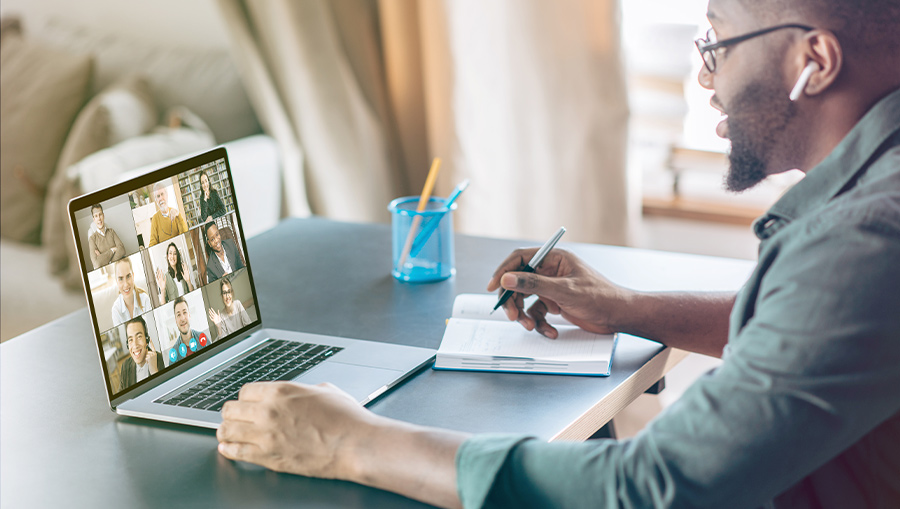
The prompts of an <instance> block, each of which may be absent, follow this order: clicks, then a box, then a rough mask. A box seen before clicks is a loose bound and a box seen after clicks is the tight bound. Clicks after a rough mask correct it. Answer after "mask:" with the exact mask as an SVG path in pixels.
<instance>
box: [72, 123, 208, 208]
mask: <svg viewBox="0 0 900 509" xmlns="http://www.w3.org/2000/svg"><path fill="white" fill-rule="evenodd" d="M173 111H177V112H179V114H180V115H181V117H182V119H183V121H184V124H185V126H184V127H176V128H172V127H162V126H160V127H156V128H155V129H153V131H151V132H150V133H149V134H145V135H143V136H137V137H135V138H130V139H127V140H125V141H123V142H121V143H117V144H116V145H113V146H111V147H109V148H107V149H104V150H101V151H99V152H95V153H94V154H91V155H89V156H87V157H85V158H84V159H82V160H81V161H79V162H77V163H75V164H73V165H72V166H69V168H68V170H66V173H67V174H68V176H69V178H71V179H78V180H79V181H80V182H81V190H82V191H83V192H85V193H89V192H91V191H96V190H97V189H102V188H104V187H106V186H109V185H110V184H112V183H115V182H118V181H119V180H120V177H121V176H122V175H124V174H126V173H128V172H130V171H131V170H134V169H135V168H140V167H141V166H147V165H150V164H153V163H156V162H160V161H164V160H167V159H171V158H174V157H180V156H183V155H186V154H190V153H193V152H198V151H201V150H204V149H207V148H211V147H214V146H215V145H216V141H215V139H214V138H213V136H212V133H211V132H210V131H209V128H208V127H206V124H204V123H203V121H202V120H200V118H199V117H197V116H196V115H194V114H193V113H191V112H190V111H188V110H187V108H183V107H178V108H174V109H172V110H170V112H173Z"/></svg>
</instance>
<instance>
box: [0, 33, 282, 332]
mask: <svg viewBox="0 0 900 509" xmlns="http://www.w3.org/2000/svg"><path fill="white" fill-rule="evenodd" d="M0 32H2V33H0V52H2V58H0V67H2V73H0V79H2V84H0V93H2V95H3V101H2V111H0V124H2V130H0V138H2V140H0V141H2V146H0V169H2V182H0V190H2V200H0V223H2V225H0V340H6V339H9V338H11V337H14V336H17V335H19V334H21V333H23V332H26V331H28V330H31V329H33V328H35V327H38V326H40V325H41V324H44V323H47V322H49V321H51V320H53V319H55V318H58V317H60V316H63V315H65V314H68V313H70V312H73V311H75V310H78V309H80V308H83V307H85V305H86V300H85V297H84V292H83V290H82V283H81V278H80V274H79V271H78V269H77V264H76V263H75V260H74V256H75V250H74V242H73V241H72V239H71V233H70V231H69V225H68V219H67V215H66V203H67V202H68V200H69V199H71V198H72V197H74V196H77V195H78V194H81V193H84V192H90V191H93V190H95V189H99V188H101V187H104V186H106V185H110V184H113V183H115V182H118V181H122V180H125V179H128V178H131V177H133V176H136V175H139V174H141V173H144V172H147V171H151V170H153V169H156V168H159V167H162V166H164V165H166V164H168V163H171V162H175V161H177V160H180V159H183V158H186V157H189V156H191V155H194V154H197V153H200V152H203V151H206V150H208V149H210V148H212V147H214V146H216V145H218V144H221V145H223V146H224V147H225V148H226V149H227V151H228V154H229V160H230V163H231V168H232V172H233V178H234V185H235V190H236V193H237V196H238V203H239V207H240V211H241V216H242V220H243V223H244V233H245V235H246V236H247V237H251V236H253V235H255V234H258V233H260V232H262V231H264V230H266V229H268V228H271V227H272V226H274V225H275V224H276V223H277V222H278V220H279V218H280V216H281V201H280V197H281V184H280V174H281V171H280V156H279V149H278V145H277V144H276V143H275V141H274V140H273V139H272V138H270V137H268V136H266V135H265V134H263V133H262V130H261V128H260V125H259V122H258V120H257V118H256V116H255V114H254V112H253V109H252V107H251V105H250V102H249V100H248V98H247V96H246V94H245V92H244V90H243V86H242V84H241V79H240V76H239V74H238V72H237V70H236V68H235V67H234V64H233V62H232V60H231V57H230V55H229V54H228V53H227V52H224V51H214V50H208V49H196V50H195V49H192V48H183V47H167V46H166V45H165V44H158V45H156V44H149V43H147V42H146V41H142V40H136V39H135V40H133V39H130V38H128V37H123V36H121V35H113V34H109V33H100V32H98V31H97V30H95V29H86V28H83V27H76V26H70V25H67V24H66V23H65V22H61V21H58V20H54V21H52V22H50V23H47V25H46V26H42V27H37V28H35V29H34V30H30V29H29V27H28V26H27V24H26V23H23V22H22V20H16V19H4V20H2V29H0Z"/></svg>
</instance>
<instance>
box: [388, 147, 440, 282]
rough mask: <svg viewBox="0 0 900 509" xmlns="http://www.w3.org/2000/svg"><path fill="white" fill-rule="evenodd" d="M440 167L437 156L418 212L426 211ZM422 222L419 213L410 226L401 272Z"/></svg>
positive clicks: (402, 252) (404, 246)
mask: <svg viewBox="0 0 900 509" xmlns="http://www.w3.org/2000/svg"><path fill="white" fill-rule="evenodd" d="M440 169H441V158H440V157H435V158H434V161H432V162H431V169H430V170H428V177H427V178H426V179H425V187H423V188H422V196H420V197H419V206H418V207H416V212H422V211H424V210H425V207H426V206H427V205H428V200H429V198H431V191H432V190H434V182H435V181H436V180H437V175H438V171H439V170H440ZM421 224H422V216H420V215H417V216H416V217H414V218H413V222H412V225H411V226H410V227H409V234H408V235H407V236H406V242H405V243H404V244H403V251H401V254H400V261H399V262H398V263H397V270H399V271H401V272H402V271H403V264H405V263H406V259H407V258H408V257H409V250H410V249H412V243H413V239H415V238H416V233H417V232H418V230H419V225H421Z"/></svg>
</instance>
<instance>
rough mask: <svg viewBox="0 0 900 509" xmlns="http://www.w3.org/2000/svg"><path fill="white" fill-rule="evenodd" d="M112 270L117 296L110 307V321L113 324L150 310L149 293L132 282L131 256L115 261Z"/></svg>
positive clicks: (151, 306)
mask: <svg viewBox="0 0 900 509" xmlns="http://www.w3.org/2000/svg"><path fill="white" fill-rule="evenodd" d="M114 270H115V278H116V287H117V288H118V291H119V296H118V297H116V301H115V302H113V307H112V321H113V325H114V326H115V325H120V324H122V323H125V322H127V321H128V320H131V319H132V318H134V317H136V316H140V315H142V314H144V313H146V312H148V311H150V310H151V309H153V305H152V304H151V302H150V295H148V294H147V292H146V291H144V290H142V289H140V288H138V286H137V285H136V284H135V282H134V267H133V266H132V264H131V257H128V258H122V259H121V260H119V261H117V262H116V265H115V267H114Z"/></svg>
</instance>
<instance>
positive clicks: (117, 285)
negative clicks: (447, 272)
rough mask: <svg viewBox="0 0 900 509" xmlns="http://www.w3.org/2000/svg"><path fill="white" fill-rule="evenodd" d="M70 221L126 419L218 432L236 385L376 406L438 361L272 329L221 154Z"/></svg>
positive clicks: (104, 200)
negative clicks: (293, 388)
mask: <svg viewBox="0 0 900 509" xmlns="http://www.w3.org/2000/svg"><path fill="white" fill-rule="evenodd" d="M204 180H205V181H206V184H205V185H206V186H209V187H211V188H212V189H213V190H215V192H216V199H213V197H212V193H210V195H209V198H208V199H207V198H206V196H207V194H206V191H205V189H204ZM98 205H99V206H98ZM164 207H165V208H166V209H167V212H168V213H167V214H163V213H162V211H163V208H164ZM68 210H69V219H70V222H71V225H72V228H71V229H72V233H73V237H74V240H75V243H76V246H77V251H78V257H79V261H80V263H81V269H82V270H81V273H82V280H83V282H84V287H85V294H86V297H87V302H88V309H89V311H90V316H91V321H92V325H93V329H94V340H95V344H96V346H97V353H98V355H99V358H100V364H101V373H102V376H103V379H104V383H105V385H106V391H107V400H108V402H109V405H110V408H111V409H112V410H113V411H115V412H116V413H118V414H120V415H126V416H133V417H142V418H147V419H155V420H161V421H167V422H175V423H181V424H188V425H193V426H201V427H207V428H216V427H218V425H219V423H220V422H221V415H220V412H219V408H221V404H222V403H223V401H224V400H222V398H223V397H225V396H228V398H227V399H233V398H234V396H235V394H236V392H235V389H236V388H239V385H238V383H239V382H231V383H230V385H227V386H224V387H223V386H222V384H223V383H226V382H228V380H230V379H228V378H226V377H225V374H229V375H230V376H234V375H235V374H245V375H247V376H251V377H252V376H255V375H258V374H260V373H269V375H268V376H265V375H264V376H263V380H273V379H275V380H278V379H282V380H290V381H294V382H300V383H307V384H315V383H320V382H330V383H333V384H334V385H336V386H338V387H340V388H341V389H343V390H345V391H346V392H348V393H349V394H351V395H352V396H353V397H354V398H356V399H357V400H358V401H359V402H360V403H362V404H368V403H370V402H371V401H373V400H375V399H376V398H378V397H379V396H381V395H382V394H384V393H385V392H386V391H388V390H389V389H391V388H392V387H394V386H396V385H398V384H399V383H401V382H402V381H403V380H404V379H406V378H407V377H409V376H410V375H412V374H414V373H415V372H416V371H418V370H419V369H421V368H423V367H425V366H427V365H428V364H430V362H431V361H432V360H433V358H434V353H435V352H434V350H431V349H425V348H417V347H410V346H403V345H393V344H387V343H378V342H372V341H364V340H358V339H348V338H341V337H335V336H323V335H318V334H307V333H303V332H297V331H285V330H276V329H266V328H263V326H262V318H261V310H260V309H259V305H258V299H257V298H256V288H255V286H254V284H253V267H252V264H251V262H250V259H249V253H248V252H247V248H246V241H245V239H244V236H243V228H242V227H241V221H240V213H239V210H238V206H237V197H236V195H235V192H234V187H233V180H232V179H231V169H230V167H229V165H228V158H227V154H226V152H225V149H224V148H222V147H219V148H216V149H213V150H211V151H209V152H206V153H204V154H201V155H199V156H195V157H192V158H190V159H187V160H184V161H181V162H179V163H176V164H173V165H170V166H167V167H165V168H162V169H159V170H156V171H154V172H151V173H148V174H145V175H142V176H140V177H137V178H134V179H132V180H129V181H126V182H122V183H120V184H116V185H114V186H111V187H109V188H106V189H103V190H100V191H96V192H93V193H89V194H87V195H84V196H81V197H78V198H75V199H73V200H72V201H70V202H69V206H68ZM176 210H177V212H176ZM210 210H212V212H210ZM201 213H206V214H207V215H206V216H205V217H201ZM98 216H99V217H98ZM179 216H180V218H179ZM210 218H212V219H211V220H208V219H210ZM181 221H183V224H181ZM116 239H118V240H119V241H120V242H119V243H118V244H117V243H116V242H115V241H116ZM110 246H112V247H117V249H115V250H113V249H112V248H111V247H110ZM178 260H181V262H182V263H178ZM178 267H181V269H180V270H179V269H178ZM229 269H230V270H229ZM129 302H130V303H131V304H132V305H131V306H129V305H128V303H129ZM110 303H112V304H110ZM211 311H213V312H214V313H211ZM198 315H200V316H198ZM216 318H218V321H217V320H216ZM141 345H143V346H141ZM261 361H264V364H262V367H259V368H257V367H256V366H258V365H260V364H261ZM272 366H275V367H272ZM270 368H271V369H270ZM303 369H305V371H303V372H302V373H297V372H298V371H300V370H303ZM266 370H268V371H266ZM153 371H155V373H154V372H153ZM294 373H297V374H296V376H293V374H294ZM285 377H289V378H285ZM213 382H215V383H213ZM198 387H201V388H203V390H199V391H198V390H197V389H198ZM217 387H218V389H216V388H217ZM217 398H218V399H217Z"/></svg>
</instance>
